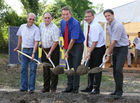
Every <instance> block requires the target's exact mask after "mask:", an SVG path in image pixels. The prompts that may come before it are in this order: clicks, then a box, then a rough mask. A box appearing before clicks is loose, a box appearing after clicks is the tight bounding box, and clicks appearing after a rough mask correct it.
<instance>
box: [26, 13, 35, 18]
mask: <svg viewBox="0 0 140 103" xmlns="http://www.w3.org/2000/svg"><path fill="white" fill-rule="evenodd" d="M30 16H34V17H35V18H36V15H35V14H34V13H28V15H27V18H29V17H30Z"/></svg>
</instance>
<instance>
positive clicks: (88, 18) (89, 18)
mask: <svg viewBox="0 0 140 103" xmlns="http://www.w3.org/2000/svg"><path fill="white" fill-rule="evenodd" d="M93 19H94V16H93V15H92V13H90V12H88V13H85V20H86V22H87V23H88V24H90V23H91V22H92V21H93Z"/></svg>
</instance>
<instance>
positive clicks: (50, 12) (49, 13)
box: [43, 12, 53, 17]
mask: <svg viewBox="0 0 140 103" xmlns="http://www.w3.org/2000/svg"><path fill="white" fill-rule="evenodd" d="M45 14H50V15H51V17H53V16H52V13H51V12H45V13H44V14H43V17H44V15H45Z"/></svg>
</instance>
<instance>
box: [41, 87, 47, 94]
mask: <svg viewBox="0 0 140 103" xmlns="http://www.w3.org/2000/svg"><path fill="white" fill-rule="evenodd" d="M41 92H42V93H46V92H49V90H46V89H44V88H43V89H42V90H41Z"/></svg>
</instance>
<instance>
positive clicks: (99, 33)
mask: <svg viewBox="0 0 140 103" xmlns="http://www.w3.org/2000/svg"><path fill="white" fill-rule="evenodd" d="M85 20H86V22H87V23H88V33H87V39H86V46H87V47H88V53H87V56H86V59H88V60H89V67H90V69H92V68H95V67H98V66H99V65H100V64H101V63H102V59H103V55H104V53H105V50H106V48H105V34H104V31H103V29H102V27H101V25H100V24H98V23H97V22H96V21H95V20H94V12H93V10H91V9H88V10H86V11H85ZM101 77H102V72H99V73H91V74H88V86H87V88H86V89H84V90H81V91H82V92H91V91H92V92H91V93H90V94H93V95H96V94H99V93H100V84H101ZM93 85H94V89H93Z"/></svg>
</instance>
